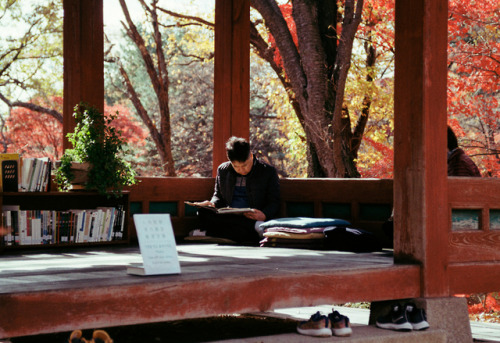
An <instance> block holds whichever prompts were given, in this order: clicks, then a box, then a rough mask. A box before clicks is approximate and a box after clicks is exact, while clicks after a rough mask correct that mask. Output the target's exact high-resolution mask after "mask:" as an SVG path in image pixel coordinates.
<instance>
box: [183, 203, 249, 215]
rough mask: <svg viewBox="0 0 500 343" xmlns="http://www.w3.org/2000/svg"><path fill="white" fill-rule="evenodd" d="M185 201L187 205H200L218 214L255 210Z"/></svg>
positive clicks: (199, 206)
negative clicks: (217, 206)
mask: <svg viewBox="0 0 500 343" xmlns="http://www.w3.org/2000/svg"><path fill="white" fill-rule="evenodd" d="M184 203H185V204H186V205H189V206H194V207H198V208H205V209H207V210H210V211H212V212H215V213H217V214H243V213H247V212H252V211H253V210H252V209H251V208H249V207H243V208H235V207H219V208H216V207H213V206H205V205H200V204H198V203H195V202H191V201H184Z"/></svg>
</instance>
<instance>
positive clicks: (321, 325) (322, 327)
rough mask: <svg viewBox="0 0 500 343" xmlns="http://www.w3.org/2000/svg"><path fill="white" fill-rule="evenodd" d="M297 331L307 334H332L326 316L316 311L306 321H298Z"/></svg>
mask: <svg viewBox="0 0 500 343" xmlns="http://www.w3.org/2000/svg"><path fill="white" fill-rule="evenodd" d="M297 332H298V333H300V334H302V335H307V336H314V337H329V336H331V335H332V326H331V324H330V320H329V319H328V317H327V316H325V315H322V314H321V313H320V312H319V311H318V312H316V313H315V314H313V315H312V316H311V318H309V320H308V321H302V322H300V323H299V324H298V325H297Z"/></svg>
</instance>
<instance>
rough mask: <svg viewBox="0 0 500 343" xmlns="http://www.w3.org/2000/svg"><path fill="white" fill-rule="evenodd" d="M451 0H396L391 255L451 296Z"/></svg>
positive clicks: (430, 289) (427, 291) (426, 293)
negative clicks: (448, 106)
mask: <svg viewBox="0 0 500 343" xmlns="http://www.w3.org/2000/svg"><path fill="white" fill-rule="evenodd" d="M447 6H448V2H447V0H415V1H402V0H397V1H396V74H395V87H394V88H395V94H394V96H395V105H394V127H395V138H394V163H395V166H394V203H395V205H394V209H395V212H394V215H395V218H394V219H395V222H394V224H395V230H394V256H395V261H396V262H413V263H418V264H420V265H421V266H422V296H423V297H439V296H448V295H449V294H448V293H449V292H448V270H447V267H448V232H449V228H448V197H447V167H446V122H447V113H446V111H447V110H446V96H447V95H446V80H447V34H448V30H447V23H448V22H447V19H448V18H447V12H448V9H447Z"/></svg>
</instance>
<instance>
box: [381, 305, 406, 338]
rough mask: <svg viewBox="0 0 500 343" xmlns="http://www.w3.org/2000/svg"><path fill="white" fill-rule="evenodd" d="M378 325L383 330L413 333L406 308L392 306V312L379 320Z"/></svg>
mask: <svg viewBox="0 0 500 343" xmlns="http://www.w3.org/2000/svg"><path fill="white" fill-rule="evenodd" d="M376 325H377V326H378V327H379V328H381V329H389V330H396V331H411V330H413V326H412V325H411V324H410V322H409V321H408V314H407V312H406V306H401V305H399V304H395V305H392V307H391V312H389V313H388V314H387V315H385V316H381V317H379V318H378V319H377V322H376Z"/></svg>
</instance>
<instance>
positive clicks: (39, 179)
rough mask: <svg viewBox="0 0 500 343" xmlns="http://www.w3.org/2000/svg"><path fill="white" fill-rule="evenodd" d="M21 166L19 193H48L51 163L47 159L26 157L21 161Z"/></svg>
mask: <svg viewBox="0 0 500 343" xmlns="http://www.w3.org/2000/svg"><path fill="white" fill-rule="evenodd" d="M21 165H22V166H21V184H20V190H21V191H23V192H47V191H50V175H51V172H52V161H51V160H50V159H49V158H48V157H26V158H23V159H21Z"/></svg>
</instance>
